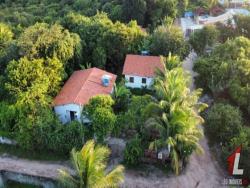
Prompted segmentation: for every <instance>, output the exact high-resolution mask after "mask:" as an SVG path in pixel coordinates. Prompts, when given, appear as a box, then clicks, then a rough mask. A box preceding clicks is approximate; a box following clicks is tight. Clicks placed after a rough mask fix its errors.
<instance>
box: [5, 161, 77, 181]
mask: <svg viewBox="0 0 250 188" xmlns="http://www.w3.org/2000/svg"><path fill="white" fill-rule="evenodd" d="M58 169H66V170H69V171H70V172H71V173H73V171H72V170H71V169H70V168H69V167H68V166H67V165H66V164H65V163H59V162H57V163H56V162H41V161H32V160H25V159H17V158H13V157H3V156H1V157H0V171H2V170H4V171H10V172H15V173H21V174H26V175H31V176H39V177H43V178H49V179H57V177H58Z"/></svg>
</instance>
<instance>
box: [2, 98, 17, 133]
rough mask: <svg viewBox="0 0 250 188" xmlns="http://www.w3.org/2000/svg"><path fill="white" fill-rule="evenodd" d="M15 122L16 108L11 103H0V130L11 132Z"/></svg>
mask: <svg viewBox="0 0 250 188" xmlns="http://www.w3.org/2000/svg"><path fill="white" fill-rule="evenodd" d="M15 122H16V109H15V107H14V106H13V105H9V104H7V103H4V102H2V103H0V130H1V131H9V132H13V131H14V127H15Z"/></svg>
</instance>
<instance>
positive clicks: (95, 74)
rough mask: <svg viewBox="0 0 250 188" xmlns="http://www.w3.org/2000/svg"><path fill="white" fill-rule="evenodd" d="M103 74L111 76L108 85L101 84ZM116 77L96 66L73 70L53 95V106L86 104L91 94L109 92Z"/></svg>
mask: <svg viewBox="0 0 250 188" xmlns="http://www.w3.org/2000/svg"><path fill="white" fill-rule="evenodd" d="M105 74H107V75H110V76H111V80H110V85H109V86H108V87H105V86H103V85H102V81H101V79H102V76H103V75H105ZM116 77H117V76H116V75H115V74H112V73H109V72H107V71H105V70H101V69H99V68H96V67H93V68H89V69H85V70H77V71H74V72H73V74H72V75H71V76H70V78H69V79H68V80H67V81H66V83H65V84H64V86H63V87H62V89H61V91H60V92H59V93H58V95H57V96H56V97H55V99H54V101H53V106H58V105H59V106H60V105H65V104H80V105H82V104H86V103H87V102H88V100H89V99H90V98H91V97H92V96H95V95H98V94H107V93H111V91H112V88H113V85H114V83H115V80H116Z"/></svg>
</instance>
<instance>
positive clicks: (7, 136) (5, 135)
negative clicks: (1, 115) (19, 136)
mask: <svg viewBox="0 0 250 188" xmlns="http://www.w3.org/2000/svg"><path fill="white" fill-rule="evenodd" d="M0 136H3V137H6V138H10V139H13V138H15V134H14V133H11V132H7V131H2V130H0Z"/></svg>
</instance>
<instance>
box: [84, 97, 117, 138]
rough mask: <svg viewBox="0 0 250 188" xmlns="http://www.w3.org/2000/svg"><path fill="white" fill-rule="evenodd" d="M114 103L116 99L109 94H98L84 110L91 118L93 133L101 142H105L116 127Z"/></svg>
mask: <svg viewBox="0 0 250 188" xmlns="http://www.w3.org/2000/svg"><path fill="white" fill-rule="evenodd" d="M113 104H114V101H113V99H112V98H111V97H110V96H109V95H98V96H95V97H92V98H91V99H90V101H89V103H88V104H87V105H86V106H85V109H84V111H83V114H84V115H86V116H87V117H88V118H89V119H90V120H91V127H92V130H93V134H94V135H95V136H96V137H97V140H98V141H99V142H103V140H104V138H105V137H106V136H107V135H108V133H110V132H112V130H113V128H114V125H115V122H116V115H115V114H114V112H113V109H112V105H113Z"/></svg>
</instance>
